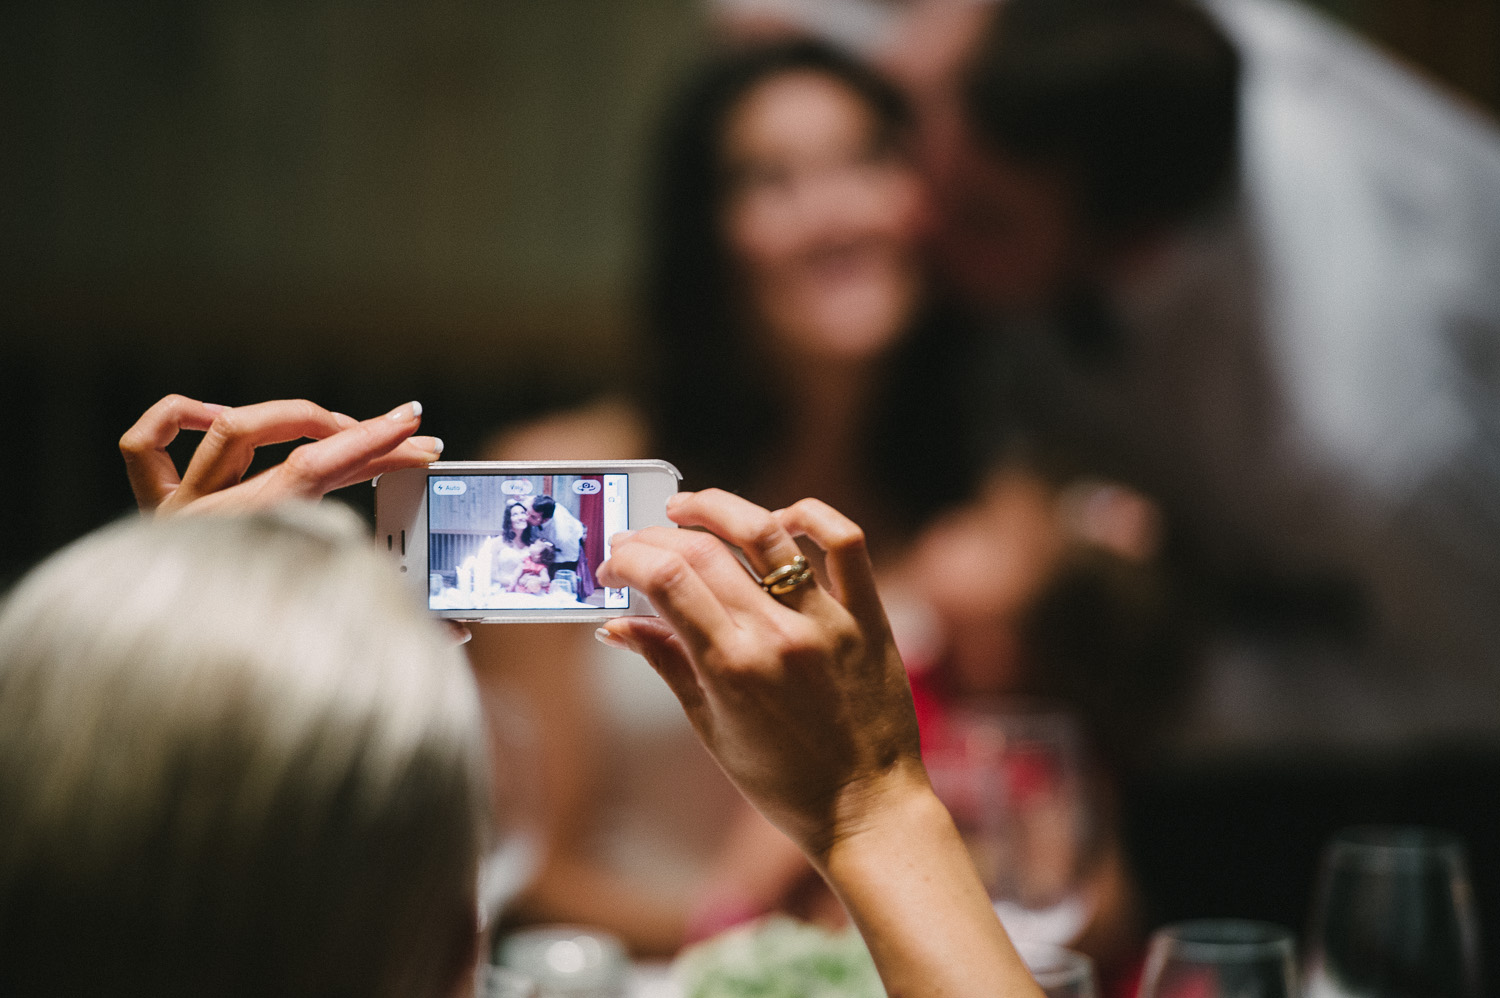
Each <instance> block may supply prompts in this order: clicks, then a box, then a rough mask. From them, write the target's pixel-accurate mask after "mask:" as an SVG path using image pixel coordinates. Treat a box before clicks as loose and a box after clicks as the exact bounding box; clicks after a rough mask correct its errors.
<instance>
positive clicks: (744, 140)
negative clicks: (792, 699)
mask: <svg viewBox="0 0 1500 998" xmlns="http://www.w3.org/2000/svg"><path fill="white" fill-rule="evenodd" d="M910 138H911V136H910V121H909V116H908V113H907V111H906V107H905V105H904V103H903V101H902V99H901V97H900V95H899V93H898V92H897V91H896V90H895V89H894V88H893V87H891V86H890V85H889V84H888V83H887V82H886V81H884V80H883V79H882V78H881V77H879V76H878V75H876V74H875V73H874V72H872V71H871V70H870V69H868V68H866V67H865V66H863V65H861V64H860V63H858V62H856V61H854V60H853V59H851V58H849V57H847V56H845V55H842V54H840V53H838V52H837V51H835V50H833V49H831V48H829V47H827V46H825V45H821V44H817V43H811V42H791V43H783V44H777V45H772V46H766V47H758V48H752V49H747V50H743V51H739V52H736V53H734V54H731V55H728V56H725V57H722V58H719V59H717V60H715V61H713V62H711V63H710V64H709V65H708V66H706V67H705V68H704V69H703V70H702V71H701V72H700V73H699V74H698V75H697V76H696V77H695V78H694V79H693V80H692V81H690V84H689V86H688V87H687V88H686V90H685V91H684V92H683V95H682V97H681V99H680V100H679V101H678V102H677V103H676V105H675V106H674V108H673V109H672V112H671V114H670V116H669V119H668V121H667V124H666V127H665V129H664V131H663V134H662V143H661V154H660V158H659V160H658V163H657V168H656V172H655V180H654V184H653V189H652V198H651V201H652V211H651V218H650V224H649V242H650V250H649V259H650V263H649V268H648V273H647V275H646V281H645V285H646V287H645V294H644V298H643V306H644V318H645V323H644V326H645V329H644V333H645V334H646V339H647V343H646V345H645V349H644V351H643V353H644V360H645V361H646V363H644V364H643V365H642V367H643V369H644V370H646V371H649V372H650V375H649V377H648V379H647V380H646V381H645V382H644V383H643V384H642V385H641V390H640V391H639V393H638V394H637V398H636V399H635V401H633V402H631V403H621V402H612V403H602V404H600V405H598V406H595V407H593V408H591V409H587V410H584V411H582V412H574V413H571V414H567V415H564V416H560V417H555V418H553V419H550V420H546V421H543V422H542V423H540V424H534V425H532V426H529V427H525V428H522V429H520V430H517V431H512V432H510V433H508V434H506V435H504V436H502V437H501V438H499V439H498V440H497V442H496V444H495V446H494V447H493V448H491V450H490V452H489V455H488V456H490V457H494V458H502V459H517V460H527V459H585V458H598V459H619V458H635V457H660V458H666V459H667V460H670V461H672V462H673V463H675V464H676V465H677V466H678V467H679V468H680V469H681V470H682V472H683V474H684V476H685V478H686V479H687V481H688V482H689V483H690V484H692V483H698V484H703V485H717V486H722V487H725V488H727V489H729V490H731V491H735V492H738V493H740V494H741V495H744V496H746V497H748V498H750V499H752V500H753V501H755V502H757V503H759V504H761V505H764V506H767V507H770V508H777V507H785V506H790V505H791V504H792V503H794V502H796V501H797V500H799V499H802V498H803V497H805V496H817V497H819V498H820V499H823V500H825V501H827V502H829V503H830V504H832V505H834V506H835V507H837V508H839V509H842V510H844V511H846V512H847V513H848V514H849V515H850V517H851V518H852V519H854V520H856V521H857V522H859V523H861V524H863V525H864V527H865V528H866V531H867V534H868V537H869V541H870V547H871V551H872V554H873V555H874V557H875V558H876V559H877V561H884V562H889V561H890V560H891V559H892V558H894V557H895V556H897V555H898V554H899V553H900V551H901V549H902V547H904V545H905V543H906V542H908V541H910V540H911V539H912V538H913V537H914V536H915V534H916V532H917V531H918V530H919V529H920V528H921V526H922V525H923V524H924V523H925V522H926V521H927V520H928V519H929V518H930V517H931V516H933V515H935V514H936V513H937V512H939V511H940V510H942V509H943V508H944V507H945V506H948V505H951V504H956V503H958V502H961V501H962V500H963V499H964V497H965V495H966V493H967V492H968V491H969V489H970V486H971V483H972V481H973V479H974V477H975V475H974V472H975V470H976V464H975V462H974V461H973V460H971V459H970V457H969V455H968V453H967V451H966V449H965V447H964V443H963V442H964V439H965V429H964V427H965V421H964V420H963V418H962V410H963V407H964V405H965V403H966V401H967V397H968V393H967V392H966V390H965V386H964V376H963V372H964V371H965V370H966V369H968V368H969V367H971V365H967V364H966V363H965V361H966V358H967V352H968V349H969V343H970V336H969V330H968V327H967V326H966V325H965V324H964V323H963V322H962V321H961V319H960V317H959V316H958V315H957V314H956V312H954V311H953V310H952V309H950V308H947V307H945V306H944V305H943V304H942V303H941V301H940V299H939V297H938V296H937V295H936V294H935V293H934V289H933V287H932V285H931V281H930V278H929V275H928V272H927V267H926V263H925V259H924V251H923V249H924V248H923V238H924V234H925V228H926V222H927V217H928V209H927V193H926V190H925V188H924V185H923V183H922V180H921V178H920V176H919V175H918V172H917V170H916V168H915V166H914V164H913V162H912V160H911V155H910V152H911V150H910V148H909V146H910ZM913 494H920V495H922V496H923V497H924V499H923V501H922V502H921V503H917V504H913V503H912V502H911V499H910V497H911V496H912V495H913ZM808 556H809V558H811V559H813V560H814V562H815V563H816V562H817V561H818V560H819V559H820V557H821V555H820V554H819V552H817V551H814V550H810V551H809V552H808ZM502 630H503V633H496V632H498V631H502ZM570 648H571V649H572V650H573V654H572V656H571V661H572V663H573V668H567V667H565V664H564V663H565V661H566V660H568V656H566V650H567V649H570ZM472 650H473V657H474V660H475V662H476V664H477V666H478V667H479V672H480V676H481V681H483V682H491V683H494V684H496V685H503V686H506V687H508V688H509V689H511V690H512V691H515V692H518V693H520V694H521V695H522V696H523V697H525V698H526V699H527V700H528V701H529V702H530V703H531V705H532V709H533V711H534V712H535V714H536V720H537V722H538V723H537V730H538V731H539V732H540V738H541V741H542V746H541V749H542V751H541V756H542V759H543V765H544V766H545V767H546V771H545V776H544V779H545V783H546V786H547V788H548V791H549V794H548V796H549V800H548V806H549V810H550V813H549V815H548V820H547V824H548V833H549V841H550V845H551V847H552V848H551V850H550V852H549V856H550V858H549V861H548V863H547V865H546V867H545V869H544V870H543V872H542V874H541V877H540V879H539V881H538V883H537V884H536V885H535V887H534V889H533V890H532V891H531V893H530V895H529V897H528V898H527V899H526V902H525V903H524V904H523V907H522V910H521V912H520V914H521V917H524V918H536V919H546V920H575V921H583V922H588V923H591V924H595V925H603V926H606V927H609V928H611V929H613V930H614V931H617V932H619V933H621V934H622V935H623V936H624V937H625V938H626V939H627V941H628V942H629V943H631V944H632V945H633V946H634V947H635V948H636V949H637V950H639V951H644V952H663V951H671V950H673V949H675V948H676V947H677V946H678V945H680V944H681V942H682V941H683V939H684V938H685V937H686V936H687V934H688V933H689V924H690V923H696V924H697V925H698V926H699V927H700V928H705V927H711V925H713V924H716V923H717V922H718V921H722V920H725V919H727V917H728V916H727V915H726V914H725V912H728V911H730V910H731V909H735V910H741V909H747V908H754V907H757V906H759V905H762V904H764V903H766V902H767V901H768V899H766V898H756V899H749V898H746V897H745V896H744V891H743V890H742V889H741V887H737V888H735V889H734V890H731V891H728V892H727V893H729V894H732V895H734V897H732V898H727V897H725V896H724V895H725V893H726V892H725V891H719V890H716V889H715V888H714V887H713V886H709V887H707V888H706V889H705V887H704V885H705V884H708V885H713V884H715V883H722V882H723V878H719V877H716V876H715V875H714V873H713V871H714V870H715V869H728V868H729V867H730V866H737V867H738V877H739V878H740V879H741V880H743V879H746V878H748V879H752V880H753V879H756V878H759V877H760V874H758V873H756V872H755V871H749V870H747V869H746V867H745V864H744V863H743V862H736V863H734V864H731V863H728V862H727V861H721V862H720V863H719V864H718V865H717V866H716V865H715V861H714V857H715V856H716V855H721V853H720V850H721V849H723V848H727V846H726V844H725V843H726V835H728V834H729V826H730V825H731V824H732V820H731V819H732V817H733V816H734V815H735V814H736V813H738V807H737V802H736V800H735V798H734V796H733V794H732V793H729V792H727V791H728V786H727V783H726V782H725V781H724V779H723V777H722V774H720V773H719V771H718V770H717V768H716V767H714V766H713V765H712V763H711V761H710V760H709V759H708V757H707V755H706V754H704V753H703V752H702V751H701V749H699V748H698V746H697V745H696V743H695V741H694V739H693V737H692V733H691V731H689V730H688V728H687V727H686V726H685V725H683V724H681V720H680V717H679V716H678V715H677V714H676V713H675V712H674V711H672V710H670V709H658V708H659V707H661V706H662V705H665V706H666V707H668V708H669V707H670V698H669V697H668V693H667V691H666V689H665V688H663V687H659V686H657V685H656V684H654V682H652V683H651V688H650V689H642V688H641V687H642V685H643V684H644V683H647V682H650V681H648V680H643V679H642V678H641V677H642V673H641V672H640V670H639V664H638V663H637V662H635V661H634V660H632V659H629V658H628V657H626V656H619V655H614V654H613V653H610V652H606V651H602V650H599V649H598V647H597V646H596V645H594V644H593V642H590V641H588V639H587V633H586V632H583V631H581V629H578V628H569V627H566V626H562V625H559V626H556V627H552V626H533V627H527V628H504V629H496V628H478V629H476V634H475V638H474V641H473V645H472ZM540 663H545V668H542V667H541V665H540ZM657 701H661V703H660V704H658V703H657ZM580 719H583V720H582V721H581V720H580ZM590 722H592V723H590ZM612 767H613V768H612ZM663 787H671V788H673V791H672V792H671V793H667V794H664V793H663V792H662V788H663ZM767 830H768V826H763V825H762V826H760V831H759V832H751V833H749V835H750V838H752V839H756V842H755V844H753V845H751V846H748V847H745V848H741V849H739V851H738V855H740V856H744V855H745V854H746V853H747V852H748V853H751V854H753V855H754V856H756V857H764V858H765V862H766V863H767V865H768V867H774V866H776V864H777V863H779V862H781V860H783V859H784V860H785V861H786V862H787V863H788V864H790V865H791V866H792V870H791V871H787V870H770V869H768V870H767V871H766V872H765V876H764V877H763V878H760V879H761V880H762V882H764V883H773V882H777V881H778V879H781V880H784V879H786V878H787V877H790V876H795V873H796V871H797V870H803V869H805V864H804V863H803V862H802V860H801V859H800V857H799V856H798V855H797V854H796V853H795V851H793V850H791V849H784V850H781V851H780V852H777V850H776V849H775V848H774V847H767V848H762V846H764V845H765V843H764V840H762V839H759V838H757V836H759V835H760V834H762V833H764V832H766V831H767ZM739 832H740V833H742V834H743V833H745V829H744V828H743V827H742V828H741V829H739ZM773 834H774V833H773ZM778 857H779V858H778ZM627 868H628V869H629V870H630V872H631V878H630V880H628V881H627V880H625V879H622V878H621V877H619V876H617V875H616V874H615V873H614V872H613V871H615V870H623V869H627ZM741 886H743V885H741ZM768 889H769V888H768ZM694 911H696V912H698V916H693V915H692V914H691V913H692V912H694Z"/></svg>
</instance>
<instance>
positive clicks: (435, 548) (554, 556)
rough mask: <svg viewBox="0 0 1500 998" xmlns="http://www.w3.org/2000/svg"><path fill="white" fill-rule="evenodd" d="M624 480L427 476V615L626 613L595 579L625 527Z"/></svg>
mask: <svg viewBox="0 0 1500 998" xmlns="http://www.w3.org/2000/svg"><path fill="white" fill-rule="evenodd" d="M628 479H629V476H628V475H624V474H595V475H587V474H586V475H507V474H457V475H438V474H433V475H431V476H430V477H429V478H428V480H427V489H428V496H427V532H428V540H427V579H428V591H427V605H428V608H429V609H432V610H534V609H548V610H566V609H578V610H589V611H598V610H601V609H620V610H623V609H626V608H628V607H629V606H630V592H629V590H626V589H614V588H609V587H606V586H604V585H603V584H602V583H600V582H599V581H598V575H597V572H598V568H599V565H600V564H602V563H603V562H604V560H605V559H606V558H608V557H609V538H610V537H612V536H613V535H615V534H616V533H618V532H619V531H622V530H626V529H629V526H630V524H629V522H628V521H629V509H630V502H629V495H628V492H627V489H628Z"/></svg>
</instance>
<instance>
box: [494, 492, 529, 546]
mask: <svg viewBox="0 0 1500 998" xmlns="http://www.w3.org/2000/svg"><path fill="white" fill-rule="evenodd" d="M517 506H519V507H521V508H522V509H525V508H526V504H525V503H524V502H518V501H516V500H514V499H513V500H511V501H510V502H508V503H506V504H505V520H504V522H503V523H501V524H500V536H501V537H504V538H505V543H507V544H509V545H511V546H512V547H514V546H515V544H516V529H515V528H514V527H512V526H511V525H510V511H511V510H513V509H515V508H516V507H517ZM535 534H536V531H535V530H533V529H532V526H531V524H529V523H528V524H526V526H524V527H522V528H521V533H520V537H521V543H522V544H526V545H530V544H531V542H532V541H533V540H535V539H536V537H535Z"/></svg>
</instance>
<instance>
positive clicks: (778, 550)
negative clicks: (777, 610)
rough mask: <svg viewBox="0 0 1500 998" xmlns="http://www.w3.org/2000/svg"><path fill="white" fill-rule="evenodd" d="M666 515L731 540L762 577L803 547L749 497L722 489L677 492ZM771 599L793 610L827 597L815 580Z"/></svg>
mask: <svg viewBox="0 0 1500 998" xmlns="http://www.w3.org/2000/svg"><path fill="white" fill-rule="evenodd" d="M667 516H668V517H669V518H670V519H671V520H672V521H673V522H675V523H677V524H679V525H681V526H684V527H702V528H704V529H705V530H708V531H709V532H711V533H713V534H715V535H717V536H718V537H720V538H722V539H723V540H726V541H728V542H729V543H730V544H733V545H734V546H735V547H737V548H739V549H740V550H741V551H743V552H744V553H745V557H746V559H747V560H748V561H749V562H750V565H751V567H752V568H753V569H754V571H756V572H758V573H759V574H760V576H761V577H764V576H766V575H768V574H770V573H771V572H774V571H776V570H778V569H781V568H784V567H785V566H789V565H791V564H792V563H793V562H795V560H796V559H797V558H799V557H802V549H801V548H799V547H797V542H796V540H794V539H793V538H792V535H791V534H789V533H787V531H786V528H785V527H783V526H782V525H781V521H780V520H778V519H777V518H776V517H774V516H772V515H771V513H770V512H769V511H768V510H766V509H763V508H761V507H760V506H757V505H756V504H755V503H753V502H751V501H750V500H748V499H742V498H741V497H739V496H737V495H734V494H733V493H730V492H725V491H724V490H723V489H707V490H705V491H703V492H679V493H678V494H677V495H675V496H673V497H672V499H671V500H669V501H668V503H667ZM756 581H757V582H758V580H756ZM774 599H775V600H776V601H777V602H778V603H780V604H782V605H784V606H787V607H790V608H791V609H794V610H810V609H815V608H817V607H818V601H819V600H820V599H827V594H826V593H823V592H822V590H821V589H820V587H819V586H818V585H817V584H816V583H814V584H813V585H811V586H805V587H801V588H798V589H795V590H793V591H791V592H786V593H783V594H782V595H779V596H776V597H774ZM823 608H825V609H826V608H827V604H824V607H823Z"/></svg>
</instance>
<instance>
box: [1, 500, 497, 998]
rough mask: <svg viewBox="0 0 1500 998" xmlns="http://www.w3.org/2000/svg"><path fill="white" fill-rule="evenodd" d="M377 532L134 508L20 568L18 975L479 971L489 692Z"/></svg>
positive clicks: (410, 981) (16, 636) (376, 975)
mask: <svg viewBox="0 0 1500 998" xmlns="http://www.w3.org/2000/svg"><path fill="white" fill-rule="evenodd" d="M341 513H342V514H343V515H340V514H341ZM359 532H360V531H359V529H358V524H357V521H356V518H354V517H353V516H352V514H348V513H347V511H346V510H337V509H330V508H328V507H326V506H325V507H319V508H314V507H292V508H288V509H284V510H281V511H278V512H273V513H265V514H259V515H253V516H247V517H242V518H224V517H218V518H216V517H181V518H177V519H171V520H158V521H136V522H131V523H127V524H121V525H117V526H114V527H110V528H107V529H105V530H103V531H100V532H98V533H96V534H94V535H91V536H89V537H86V538H84V539H83V540H82V541H79V542H78V543H76V544H74V545H72V546H71V547H69V548H68V549H66V550H64V551H62V552H61V553H59V554H57V555H56V556H54V557H53V558H51V559H50V560H48V561H47V562H45V563H44V564H43V565H41V566H40V567H39V568H37V569H36V570H35V571H33V572H32V573H31V574H30V575H29V576H28V577H27V578H25V579H24V580H23V581H22V582H21V583H20V584H19V585H18V586H17V588H16V589H15V591H14V592H13V593H12V594H11V595H10V597H9V598H8V600H7V601H6V603H5V605H4V607H3V610H0V952H3V953H4V956H3V958H0V993H4V994H7V995H9V994H36V993H41V992H47V993H56V994H64V993H66V994H111V995H114V994H151V995H153V996H162V995H273V994H274V995H344V994H347V995H361V996H366V995H396V994H400V995H428V994H438V993H442V992H444V991H446V990H448V989H450V988H451V987H452V986H453V985H454V983H455V982H456V981H457V980H458V977H457V975H458V974H459V973H461V972H462V970H463V968H465V967H466V966H467V960H468V958H469V957H470V956H471V954H472V947H473V946H474V943H475V940H474V919H475V904H476V898H475V890H476V872H477V870H476V868H477V865H478V861H479V857H480V855H481V854H482V852H483V850H484V848H485V846H486V841H485V839H486V835H487V831H486V829H487V823H486V816H487V813H488V794H487V791H486V789H485V788H486V787H487V786H488V782H487V779H486V775H485V765H486V764H485V757H484V744H483V734H482V727H481V721H480V711H479V705H478V700H477V697H476V694H475V691H474V687H473V683H472V679H471V677H470V675H469V671H468V669H467V667H466V665H465V664H464V662H463V659H462V656H461V654H460V652H459V650H458V649H457V648H456V647H455V645H454V643H453V641H452V640H451V639H450V638H447V637H446V636H445V635H443V634H442V633H441V632H440V631H439V629H438V628H437V627H435V626H434V624H433V623H432V622H431V621H429V620H427V619H425V616H424V614H423V613H422V611H421V610H420V608H419V607H418V606H416V605H414V604H413V603H412V601H411V600H410V599H409V598H408V597H406V596H405V595H404V594H403V593H402V592H401V591H400V590H399V589H398V586H397V583H396V580H395V578H394V569H393V566H391V565H390V564H389V563H388V562H387V561H385V560H384V559H382V558H381V557H380V556H379V555H378V554H377V553H375V552H374V551H373V549H372V548H371V546H370V545H369V544H368V542H366V541H364V540H362V539H360V538H359V537H358V534H359Z"/></svg>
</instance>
